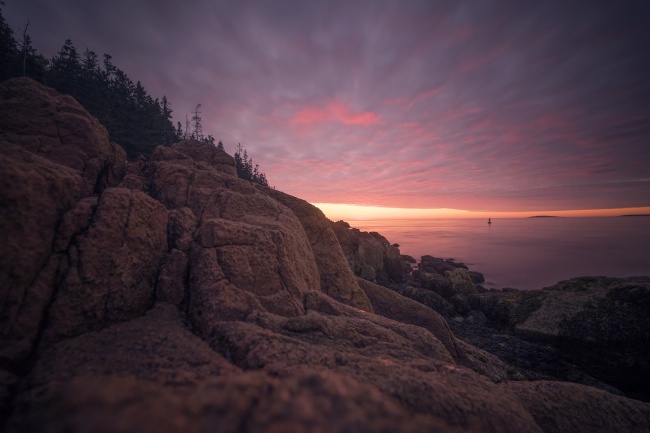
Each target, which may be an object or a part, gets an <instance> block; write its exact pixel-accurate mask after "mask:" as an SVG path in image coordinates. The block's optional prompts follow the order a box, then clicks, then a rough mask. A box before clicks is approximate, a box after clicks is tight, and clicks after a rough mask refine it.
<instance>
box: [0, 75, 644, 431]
mask: <svg viewBox="0 0 650 433" xmlns="http://www.w3.org/2000/svg"><path fill="white" fill-rule="evenodd" d="M0 119H2V120H0V145H1V146H2V149H3V152H2V154H1V155H0V185H1V188H0V204H1V206H0V212H1V213H0V216H1V218H0V232H1V233H2V235H3V239H5V240H6V241H5V242H4V243H3V244H2V245H1V246H0V264H1V266H0V290H1V292H0V311H1V312H2V315H1V316H0V399H1V400H2V401H1V402H0V407H1V408H2V413H1V414H0V416H1V417H2V419H1V425H2V426H3V428H4V430H5V431H8V432H33V431H39V432H87V431H101V432H177V431H183V432H203V431H219V432H265V431H268V432H271V431H292V432H308V431H309V432H313V431H329V432H343V431H358V432H377V431H379V432H381V431H384V432H392V431H404V432H409V431H413V432H422V431H449V432H459V431H477V432H497V431H498V432H542V431H547V432H551V431H586V430H590V431H648V430H650V405H648V404H645V403H642V402H639V401H635V400H631V399H627V398H624V397H620V396H614V395H611V394H608V393H606V392H603V391H600V390H596V389H593V388H589V387H577V386H576V385H572V384H566V383H560V382H543V383H539V384H535V383H528V382H521V383H512V382H510V383H508V377H507V375H508V373H507V372H505V370H504V368H505V367H504V364H503V363H501V362H500V361H499V360H498V359H497V358H495V357H490V355H489V354H487V353H486V352H484V351H482V350H480V349H478V348H476V347H473V346H471V345H469V344H467V343H465V342H462V341H460V340H457V339H456V338H455V337H454V336H453V334H452V333H451V332H450V330H449V328H448V327H447V326H446V322H445V320H444V319H443V318H442V317H440V316H439V315H438V314H436V313H435V312H434V311H432V310H429V309H427V308H426V307H424V306H419V304H417V305H418V307H415V304H413V303H412V301H411V300H409V299H406V298H402V297H399V295H398V294H396V293H393V292H390V291H389V290H388V289H385V288H380V287H379V286H375V285H372V284H371V283H368V282H364V281H361V282H357V280H356V278H355V276H354V274H353V272H352V270H351V269H350V267H349V265H348V261H347V259H346V256H345V255H344V250H343V249H342V248H341V246H340V245H339V243H338V242H337V241H336V236H335V234H334V232H333V231H332V227H331V226H330V223H329V221H328V220H327V219H326V218H325V217H324V216H323V215H322V213H321V212H320V211H319V210H318V209H316V208H314V207H313V206H311V205H309V204H308V203H306V202H304V201H302V200H299V199H297V198H294V197H290V196H288V195H286V194H283V193H280V192H278V191H274V190H271V189H268V188H265V187H261V186H258V185H253V184H251V183H249V182H247V181H245V180H242V179H238V178H237V177H236V176H235V175H234V173H233V167H234V161H233V160H232V158H231V157H229V156H228V155H226V154H225V153H223V152H220V151H218V150H216V148H214V147H213V146H211V145H209V144H205V143H199V142H188V141H185V142H181V143H178V144H176V145H174V146H173V147H171V148H168V147H158V148H157V149H156V151H155V152H154V154H153V155H152V157H151V158H150V159H144V158H141V159H139V160H137V161H134V162H128V163H127V162H125V159H124V152H123V151H122V150H121V149H120V148H119V146H117V145H114V144H111V143H110V142H109V141H108V138H107V134H106V131H105V129H104V128H103V127H102V126H101V125H99V124H98V123H97V122H96V120H95V119H93V118H92V117H91V116H89V115H88V114H87V113H85V112H84V111H83V110H82V109H81V108H80V106H79V105H78V104H77V103H76V102H75V101H74V100H72V99H71V98H69V97H64V96H60V95H58V94H56V92H54V91H52V90H49V89H46V88H44V87H42V86H41V85H39V84H37V83H36V82H34V81H31V80H28V79H14V80H9V81H6V82H3V83H1V84H0ZM456 269H458V270H463V271H465V272H466V270H464V269H462V267H457V268H456ZM465 276H466V275H464V274H463V275H462V276H460V277H459V278H458V281H459V282H458V283H456V282H452V283H453V284H456V285H454V286H453V287H457V288H458V290H459V291H461V292H462V293H467V292H468V287H471V286H466V285H465V284H466V283H467V278H469V276H467V278H465ZM469 283H471V280H470V281H469ZM373 311H374V312H373ZM409 311H410V312H411V313H412V314H409ZM535 387H537V388H535ZM538 389H539V392H537V393H535V392H533V391H534V390H538ZM558 392H559V393H561V395H562V398H561V399H558V398H557V393H558ZM558 402H559V403H558ZM557 404H560V405H561V407H560V408H559V409H558V408H557V407H556V405H557ZM604 413H607V414H608V416H601V415H600V414H604ZM594 414H596V415H594ZM594 416H597V417H598V418H594ZM594 419H596V421H594ZM592 427H593V429H592Z"/></svg>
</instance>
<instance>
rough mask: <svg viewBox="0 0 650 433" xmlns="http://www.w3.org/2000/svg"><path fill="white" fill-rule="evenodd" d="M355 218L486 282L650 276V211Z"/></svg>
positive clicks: (407, 249)
mask: <svg viewBox="0 0 650 433" xmlns="http://www.w3.org/2000/svg"><path fill="white" fill-rule="evenodd" d="M491 221H492V224H488V223H487V222H488V221H487V219H471V218H467V219H426V220H372V221H370V220H363V221H350V225H351V226H352V227H356V228H358V229H360V230H362V231H376V232H379V233H380V234H381V235H383V236H384V237H386V238H387V239H388V241H389V242H390V243H391V244H394V243H397V244H399V246H400V247H399V249H400V251H401V253H402V254H407V255H410V256H413V257H414V258H416V259H417V260H418V262H419V261H420V257H422V256H423V255H425V254H428V255H432V256H434V257H440V258H444V259H448V258H451V259H454V260H456V261H458V262H463V263H465V264H467V266H468V267H469V268H470V270H473V271H478V272H481V273H482V274H483V275H484V276H485V281H486V282H485V283H484V284H483V286H484V287H487V288H505V287H511V288H516V289H520V290H534V289H541V288H543V287H547V286H551V285H553V284H555V283H556V282H558V281H562V280H566V279H569V278H574V277H580V276H601V275H602V276H608V277H629V276H650V216H620V217H590V218H577V217H571V218H568V217H550V218H492V220H491Z"/></svg>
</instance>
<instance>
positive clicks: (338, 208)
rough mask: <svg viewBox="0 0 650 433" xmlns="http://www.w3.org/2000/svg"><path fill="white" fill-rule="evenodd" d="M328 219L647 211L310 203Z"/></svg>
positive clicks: (634, 210) (645, 210)
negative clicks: (408, 206) (488, 210)
mask: <svg viewBox="0 0 650 433" xmlns="http://www.w3.org/2000/svg"><path fill="white" fill-rule="evenodd" d="M312 204H313V205H314V206H316V207H318V208H319V209H320V210H322V211H323V213H324V214H325V216H326V217H327V218H329V219H330V220H332V221H338V220H344V221H364V220H391V219H433V218H527V217H531V216H539V215H545V216H558V217H607V216H620V215H638V214H650V207H630V208H618V209H582V210H555V211H518V212H487V211H467V210H462V209H447V208H438V209H414V208H390V207H379V206H357V205H351V204H335V203H312Z"/></svg>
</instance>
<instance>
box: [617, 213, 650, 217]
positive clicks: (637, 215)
mask: <svg viewBox="0 0 650 433" xmlns="http://www.w3.org/2000/svg"><path fill="white" fill-rule="evenodd" d="M619 216H622V217H650V213H634V214H629V215H619Z"/></svg>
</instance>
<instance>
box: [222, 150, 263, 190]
mask: <svg viewBox="0 0 650 433" xmlns="http://www.w3.org/2000/svg"><path fill="white" fill-rule="evenodd" d="M220 143H221V142H220ZM234 158H235V164H236V167H237V177H239V178H240V179H246V180H248V181H250V182H253V183H257V184H259V185H263V186H269V183H268V181H267V180H266V175H265V174H264V173H261V172H260V170H259V165H257V164H256V165H255V166H253V159H252V158H250V157H249V156H248V152H247V151H246V149H244V148H243V147H242V145H241V143H239V144H237V151H236V152H235V156H234Z"/></svg>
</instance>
